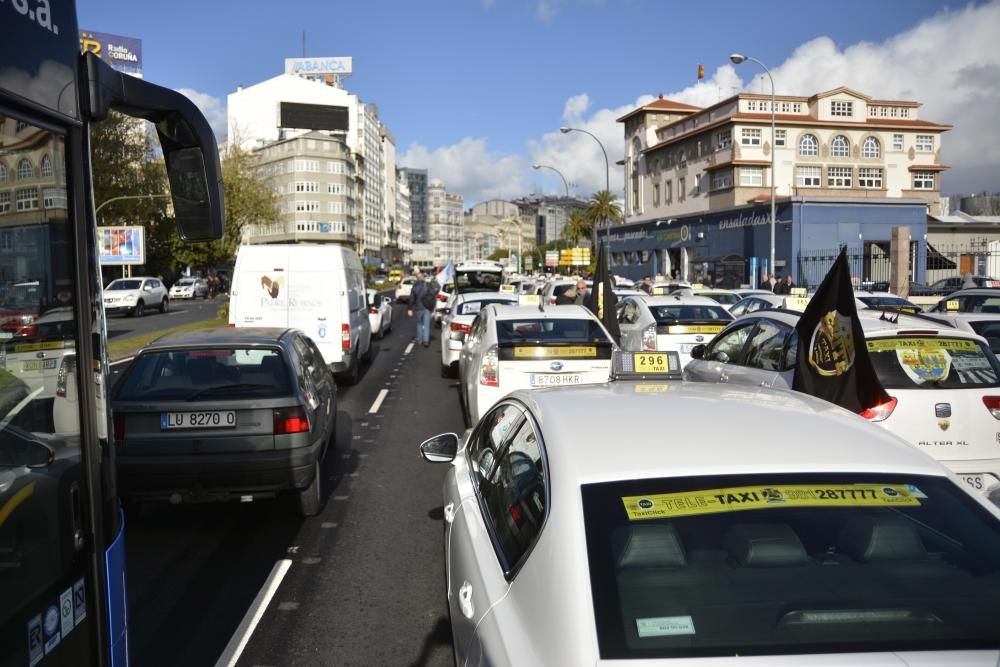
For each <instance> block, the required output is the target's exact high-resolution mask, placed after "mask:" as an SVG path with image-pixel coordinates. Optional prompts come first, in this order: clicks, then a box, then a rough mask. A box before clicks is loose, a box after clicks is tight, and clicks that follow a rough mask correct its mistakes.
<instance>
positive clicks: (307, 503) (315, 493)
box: [297, 459, 323, 516]
mask: <svg viewBox="0 0 1000 667" xmlns="http://www.w3.org/2000/svg"><path fill="white" fill-rule="evenodd" d="M322 478H323V470H322V469H321V467H320V464H319V459H316V463H314V464H313V480H312V482H310V483H309V486H307V487H306V488H304V489H300V490H299V491H298V492H297V500H298V505H299V515H300V516H316V515H317V514H319V511H320V509H321V506H322V504H323V484H322Z"/></svg>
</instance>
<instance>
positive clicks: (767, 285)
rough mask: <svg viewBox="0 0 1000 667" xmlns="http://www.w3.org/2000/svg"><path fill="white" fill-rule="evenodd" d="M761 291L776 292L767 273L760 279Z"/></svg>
mask: <svg viewBox="0 0 1000 667" xmlns="http://www.w3.org/2000/svg"><path fill="white" fill-rule="evenodd" d="M760 289H766V290H767V291H769V292H773V291H774V285H773V284H771V277H770V276H769V275H767V274H766V273H765V274H763V275H762V276H761V277H760Z"/></svg>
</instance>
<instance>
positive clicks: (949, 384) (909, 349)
mask: <svg viewBox="0 0 1000 667" xmlns="http://www.w3.org/2000/svg"><path fill="white" fill-rule="evenodd" d="M867 343H868V353H869V355H870V356H871V359H872V364H873V365H874V366H875V372H876V373H877V374H878V377H879V379H880V380H881V381H882V384H883V385H884V386H885V388H886V389H960V388H963V387H996V386H997V385H998V367H997V361H996V358H995V357H994V356H993V353H992V352H990V351H989V350H988V349H986V348H985V347H984V346H983V345H982V344H980V343H979V342H977V341H974V340H968V339H965V338H944V337H940V336H934V337H920V336H899V337H885V338H870V339H868V341H867Z"/></svg>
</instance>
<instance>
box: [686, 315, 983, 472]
mask: <svg viewBox="0 0 1000 667" xmlns="http://www.w3.org/2000/svg"><path fill="white" fill-rule="evenodd" d="M858 318H859V319H860V321H861V326H862V328H863V329H864V331H865V338H866V341H867V346H868V353H869V355H870V356H871V359H872V364H873V366H874V367H875V372H876V373H877V374H878V376H879V379H880V380H881V381H882V385H883V386H884V387H885V389H886V391H887V392H888V393H889V395H890V396H891V397H892V400H891V401H889V403H886V404H884V405H881V406H878V407H877V408H873V409H871V410H866V411H865V412H863V413H861V416H863V417H865V418H866V419H868V420H870V421H872V422H876V423H878V424H879V425H880V426H883V427H884V428H886V429H887V430H889V431H892V432H893V433H895V434H897V435H899V436H900V437H902V438H903V439H904V440H906V441H907V442H909V443H910V444H912V445H914V446H916V447H918V448H919V449H921V450H923V451H924V452H926V453H927V454H929V455H931V456H933V457H934V458H936V459H938V460H939V461H941V462H943V463H944V464H945V465H947V466H948V467H949V468H951V469H952V470H954V471H955V472H956V473H957V474H958V475H959V476H960V477H962V479H964V480H965V481H966V482H967V483H968V484H969V485H970V486H972V487H973V488H975V489H977V490H979V491H984V492H985V491H988V490H989V488H990V487H991V486H996V485H1000V362H998V361H997V358H996V357H995V356H994V355H993V354H992V353H991V352H990V349H989V347H988V346H987V343H986V340H984V339H983V338H982V337H981V336H977V335H975V334H973V333H969V332H966V331H960V330H958V329H954V328H952V327H949V326H946V325H943V324H940V323H938V322H935V321H933V320H931V319H930V318H929V317H926V316H913V315H902V314H900V315H896V314H887V313H884V312H881V311H877V310H860V311H858ZM798 320H799V314H798V313H790V312H783V311H780V310H763V311H759V312H757V313H753V314H752V315H747V316H744V317H741V318H740V319H738V320H736V321H735V322H733V323H732V324H730V325H729V326H728V327H726V329H725V330H724V331H723V332H722V333H720V334H719V335H718V336H717V337H716V339H715V340H714V341H712V343H711V344H709V345H706V346H703V347H701V348H696V349H695V350H693V352H692V356H693V357H695V358H694V359H692V360H691V362H690V363H689V364H688V365H687V366H685V368H684V377H685V379H688V380H697V381H702V382H725V383H727V384H729V385H734V384H739V385H748V386H753V387H756V386H774V387H784V388H791V386H792V379H793V377H794V375H795V360H796V349H797V346H798V335H797V334H796V332H795V325H796V324H797V323H798Z"/></svg>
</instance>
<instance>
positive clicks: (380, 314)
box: [365, 289, 392, 338]
mask: <svg viewBox="0 0 1000 667" xmlns="http://www.w3.org/2000/svg"><path fill="white" fill-rule="evenodd" d="M365 292H366V293H367V295H368V322H369V324H370V325H371V328H372V336H375V338H382V337H383V336H385V335H386V334H387V333H389V332H390V331H392V299H391V298H389V297H387V296H379V295H378V292H376V291H375V290H373V289H369V290H365Z"/></svg>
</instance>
